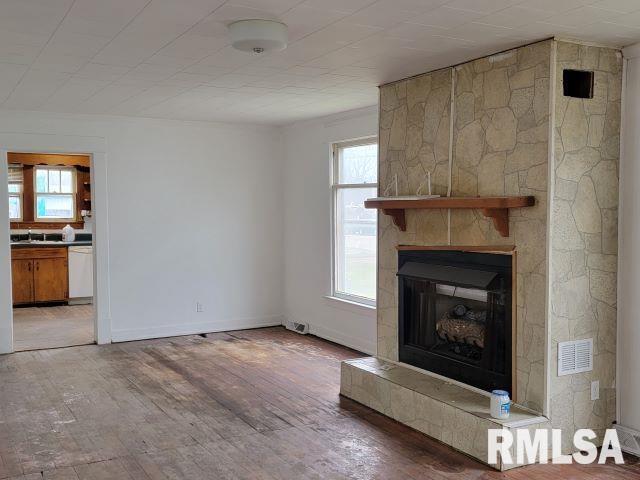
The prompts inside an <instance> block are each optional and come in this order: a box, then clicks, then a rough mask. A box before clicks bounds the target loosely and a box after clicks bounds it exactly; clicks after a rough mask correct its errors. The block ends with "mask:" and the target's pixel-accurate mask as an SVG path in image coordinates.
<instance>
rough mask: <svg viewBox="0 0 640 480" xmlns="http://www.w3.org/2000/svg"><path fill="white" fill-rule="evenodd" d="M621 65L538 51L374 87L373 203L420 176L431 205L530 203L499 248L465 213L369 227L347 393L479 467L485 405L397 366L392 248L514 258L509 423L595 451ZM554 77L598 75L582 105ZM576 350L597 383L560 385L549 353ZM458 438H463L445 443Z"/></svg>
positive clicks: (479, 221)
mask: <svg viewBox="0 0 640 480" xmlns="http://www.w3.org/2000/svg"><path fill="white" fill-rule="evenodd" d="M621 64H622V62H621V55H620V52H618V51H617V50H613V49H608V48H601V47H595V46H588V45H580V44H576V43H571V42H565V41H558V40H547V41H543V42H539V43H535V44H531V45H527V46H524V47H521V48H517V49H514V50H510V51H507V52H503V53H500V54H496V55H493V56H491V57H486V58H481V59H478V60H474V61H471V62H469V63H465V64H462V65H458V66H456V67H452V68H447V69H443V70H439V71H435V72H431V73H427V74H424V75H420V76H417V77H413V78H409V79H406V80H402V81H399V82H395V83H392V84H388V85H383V86H382V87H381V88H380V118H379V122H380V135H379V145H380V146H379V148H380V153H379V179H380V181H379V185H380V192H382V191H384V189H385V187H386V186H387V185H389V184H390V182H392V181H393V179H394V177H395V176H397V179H398V184H399V191H398V195H413V194H415V193H416V190H417V188H418V186H419V185H420V184H421V183H422V182H423V181H424V178H425V175H426V174H427V172H431V178H432V181H433V183H434V193H437V194H440V195H450V196H490V195H533V196H535V198H536V205H535V206H534V207H531V208H524V209H515V210H512V211H511V215H510V221H509V223H510V225H509V227H510V228H509V231H510V236H509V237H508V238H502V237H501V236H500V235H499V234H497V232H496V231H495V230H494V229H493V227H492V226H491V224H490V221H488V220H486V219H485V218H484V217H483V216H482V214H481V213H480V212H477V211H474V210H458V211H453V210H452V211H446V210H442V211H436V210H407V212H406V215H407V218H406V220H407V229H406V231H405V232H400V231H398V229H397V228H396V227H395V226H394V225H393V224H392V223H391V220H390V218H389V217H387V216H385V215H379V217H378V218H379V223H378V315H377V316H378V321H377V332H378V333H377V336H378V351H377V357H376V358H374V359H368V360H367V359H365V360H360V361H352V362H345V363H344V364H343V374H342V388H341V392H342V394H343V395H346V396H348V397H350V398H353V399H355V400H357V401H359V402H361V403H364V404H365V405H368V406H370V407H371V408H374V409H376V410H378V411H381V412H383V413H385V414H387V415H389V416H391V417H393V418H395V419H396V420H398V421H401V422H403V423H406V424H408V425H410V426H412V427H414V428H416V429H418V430H420V431H422V432H424V433H426V434H428V435H431V436H434V437H435V438H438V439H439V440H441V441H443V442H445V443H447V444H449V445H452V446H453V447H454V448H458V449H459V450H461V451H464V452H466V453H468V454H470V455H472V456H474V457H475V458H477V459H479V460H481V461H486V429H487V428H491V426H492V425H495V424H496V421H494V420H493V419H490V418H489V417H488V415H487V412H488V399H487V397H486V396H484V395H483V394H482V393H481V392H478V391H477V390H475V389H471V388H469V387H468V386H464V385H461V384H458V383H456V382H451V381H449V380H447V379H442V378H438V377H437V376H434V375H433V374H430V373H429V372H425V371H419V370H417V369H415V368H413V367H409V366H406V365H404V364H400V363H399V362H398V294H397V280H396V273H397V250H396V249H397V247H398V246H400V245H406V246H407V248H410V247H415V246H425V247H430V248H432V247H434V246H440V247H441V248H447V247H449V246H452V248H458V247H461V246H471V247H469V248H486V249H504V248H510V249H513V250H515V251H516V252H517V270H516V279H517V281H516V283H517V291H516V302H515V304H516V307H515V318H516V320H515V321H516V347H515V373H516V388H515V391H514V396H515V398H516V399H517V403H518V406H517V407H516V411H517V412H518V414H519V415H520V414H521V415H522V416H519V415H518V416H516V417H514V422H515V423H510V424H509V425H508V426H509V428H533V426H540V427H543V428H547V427H553V428H562V429H563V430H564V433H565V434H564V435H563V440H565V441H568V442H570V440H571V437H572V434H573V432H574V431H575V430H576V429H578V428H592V429H594V430H595V431H596V432H597V433H598V434H599V436H600V439H601V435H602V433H603V431H604V429H605V428H607V427H609V426H610V425H611V423H612V421H614V420H615V332H616V293H615V291H616V288H615V279H616V271H617V240H616V231H617V198H618V197H617V191H618V157H619V128H620V92H621V84H622V77H621ZM564 68H571V69H578V70H581V69H582V70H592V71H594V76H595V88H594V97H593V98H592V99H577V98H569V97H564V96H563V90H562V70H563V69H564ZM452 98H453V101H451V99H452ZM579 338H593V339H594V369H593V371H591V372H585V373H581V374H576V375H567V376H561V377H560V376H558V375H557V363H556V359H557V343H558V342H560V341H565V340H572V339H579ZM416 375H418V376H417V377H416ZM433 379H435V380H433ZM436 380H437V381H436ZM591 380H599V382H600V386H601V390H600V399H599V400H596V401H591V400H590V396H589V391H590V388H589V387H590V382H591ZM434 382H435V383H434ZM438 382H441V383H438ZM443 391H445V392H448V393H447V395H448V396H447V395H445V394H442V393H441V392H443ZM442 409H444V410H442ZM443 411H444V412H445V416H444V417H443V415H442V413H443ZM447 415H448V416H447ZM441 418H444V419H445V420H444V421H443V422H440V423H439V424H436V425H434V424H433V423H431V422H430V419H431V420H432V419H441ZM461 426H462V427H463V430H466V431H467V432H473V434H470V435H467V436H464V438H458V437H456V434H455V430H456V428H458V427H461ZM469 436H470V437H472V438H474V440H473V441H471V440H469V438H468V437H469ZM470 442H471V443H470ZM570 449H571V445H569V444H565V445H563V452H564V453H567V452H569V451H570ZM494 467H496V468H499V469H502V468H504V466H502V465H494Z"/></svg>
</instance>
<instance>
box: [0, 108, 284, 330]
mask: <svg viewBox="0 0 640 480" xmlns="http://www.w3.org/2000/svg"><path fill="white" fill-rule="evenodd" d="M7 132H20V133H26V134H45V135H49V136H50V138H51V145H52V150H55V145H57V144H58V143H59V142H58V141H59V140H60V139H61V138H65V137H67V136H69V135H74V136H86V137H103V138H104V139H105V141H106V158H107V162H106V163H107V205H108V223H109V230H108V231H109V236H108V242H109V245H108V246H109V255H110V257H109V271H110V276H109V279H108V281H109V287H110V310H111V331H112V337H113V339H114V340H115V341H118V340H131V339H138V338H146V337H157V336H169V335H179V334H188V333H199V332H205V331H214V330H228V329H234V328H246V327H257V326H263V325H269V324H280V323H281V320H282V313H283V297H284V293H283V286H282V278H283V213H282V205H283V203H282V202H283V196H282V166H283V161H282V135H281V132H280V130H278V129H274V128H266V127H257V126H247V125H245V126H239V125H226V124H213V123H198V122H172V121H162V120H151V119H132V118H120V117H94V116H81V115H58V114H41V113H38V114H36V113H27V112H7V111H4V112H0V133H7ZM1 148H2V145H0V149H1ZM0 168H1V169H6V166H4V165H3V166H2V167H0ZM4 175H6V172H4V170H2V173H1V174H0V181H1V179H2V178H4ZM3 231H4V230H3ZM0 233H2V232H0ZM5 239H6V240H5ZM6 241H8V237H7V236H6V235H3V238H2V239H0V243H2V245H0V260H1V259H2V258H3V255H1V253H2V252H3V251H5V250H6V244H5V242H6ZM0 288H6V285H4V284H2V285H0ZM196 301H199V302H201V303H202V304H203V305H204V312H203V313H196V308H195V303H196ZM0 315H2V318H0V334H1V335H3V336H6V335H7V332H10V330H7V328H10V325H9V326H8V327H7V325H6V324H7V321H6V318H4V317H6V314H5V312H4V311H3V312H0Z"/></svg>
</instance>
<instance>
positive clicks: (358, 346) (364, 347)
mask: <svg viewBox="0 0 640 480" xmlns="http://www.w3.org/2000/svg"><path fill="white" fill-rule="evenodd" d="M309 333H310V334H312V335H315V336H316V337H320V338H324V339H325V340H329V341H330V342H334V343H338V344H340V345H344V346H345V347H349V348H353V349H354V350H358V351H359V352H362V353H366V354H368V355H375V354H376V344H375V342H366V341H363V340H362V339H360V338H355V337H351V336H349V335H345V334H344V333H342V332H339V331H337V330H333V329H331V328H326V327H322V326H319V325H313V324H309Z"/></svg>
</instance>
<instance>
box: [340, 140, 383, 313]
mask: <svg viewBox="0 0 640 480" xmlns="http://www.w3.org/2000/svg"><path fill="white" fill-rule="evenodd" d="M363 145H377V146H378V153H377V155H376V158H379V154H380V151H379V145H378V137H377V136H370V137H362V138H358V139H355V140H347V141H342V142H334V143H332V144H331V178H330V180H331V285H330V288H331V295H330V296H331V297H333V298H337V299H339V300H343V301H346V302H351V303H355V304H359V305H362V306H366V307H374V308H375V307H376V300H375V299H371V298H367V297H362V296H360V295H353V294H349V293H345V292H341V291H339V290H338V289H337V285H338V277H337V275H338V256H337V252H338V249H337V241H338V228H337V227H338V224H337V220H338V214H337V208H338V194H339V192H340V190H343V189H347V188H362V189H365V188H374V189H376V191H377V189H378V173H379V172H378V168H379V162H376V182H375V183H340V150H342V149H344V148H349V147H358V146H363ZM376 242H377V219H376ZM377 264H378V259H377V255H376V285H377V282H378V279H377V271H378V269H377ZM376 289H377V287H376ZM376 296H377V294H376Z"/></svg>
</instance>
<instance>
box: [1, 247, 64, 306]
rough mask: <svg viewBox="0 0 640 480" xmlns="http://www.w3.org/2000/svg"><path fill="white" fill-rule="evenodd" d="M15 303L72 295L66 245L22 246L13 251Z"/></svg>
mask: <svg viewBox="0 0 640 480" xmlns="http://www.w3.org/2000/svg"><path fill="white" fill-rule="evenodd" d="M11 256H12V261H11V267H12V268H11V271H12V283H13V285H12V291H13V303H14V305H24V304H29V303H41V302H63V301H67V300H68V299H69V272H68V260H67V248H66V247H60V248H20V249H13V250H12V252H11Z"/></svg>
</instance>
